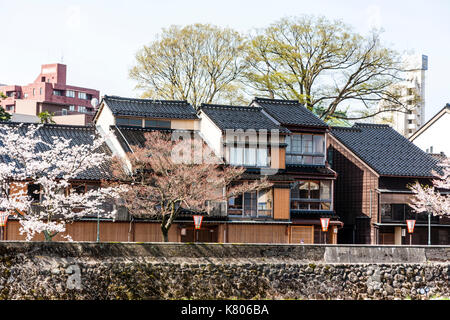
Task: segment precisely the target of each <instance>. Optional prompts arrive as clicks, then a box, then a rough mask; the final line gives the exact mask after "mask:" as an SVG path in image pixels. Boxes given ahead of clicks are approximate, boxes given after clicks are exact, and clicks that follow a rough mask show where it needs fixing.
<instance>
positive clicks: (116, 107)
mask: <svg viewBox="0 0 450 320" xmlns="http://www.w3.org/2000/svg"><path fill="white" fill-rule="evenodd" d="M103 101H104V102H105V103H106V104H107V105H108V106H109V108H110V109H111V111H112V113H113V114H114V115H115V116H137V117H148V118H164V119H198V117H197V113H196V111H195V109H194V107H192V106H191V105H190V104H189V103H188V102H187V101H177V100H153V99H136V98H123V97H118V96H107V95H105V96H104V97H103Z"/></svg>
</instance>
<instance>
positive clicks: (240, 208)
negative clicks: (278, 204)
mask: <svg viewBox="0 0 450 320" xmlns="http://www.w3.org/2000/svg"><path fill="white" fill-rule="evenodd" d="M272 209H273V192H272V189H264V190H259V191H252V192H245V193H244V194H240V195H238V196H236V197H231V198H229V199H228V215H230V216H239V217H250V218H257V217H272Z"/></svg>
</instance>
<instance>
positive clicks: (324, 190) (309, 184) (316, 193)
mask: <svg viewBox="0 0 450 320" xmlns="http://www.w3.org/2000/svg"><path fill="white" fill-rule="evenodd" d="M331 185H332V184H331V181H329V180H311V181H307V180H301V181H297V182H295V183H294V184H293V186H292V188H291V209H292V210H332V204H331V202H332V200H331V193H332V190H331V188H332V187H331Z"/></svg>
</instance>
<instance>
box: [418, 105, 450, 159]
mask: <svg viewBox="0 0 450 320" xmlns="http://www.w3.org/2000/svg"><path fill="white" fill-rule="evenodd" d="M413 143H414V144H415V145H416V146H418V147H419V148H420V149H422V150H423V151H427V149H428V151H430V150H429V149H430V147H433V153H441V152H444V153H445V155H446V156H447V157H450V113H448V112H446V113H444V115H443V116H442V117H440V118H439V119H438V120H436V122H434V123H433V124H432V125H430V126H429V127H428V128H427V129H426V130H425V131H424V132H422V134H420V135H419V136H418V137H417V138H416V139H414V141H413Z"/></svg>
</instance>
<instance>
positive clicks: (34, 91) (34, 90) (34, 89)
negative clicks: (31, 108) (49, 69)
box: [33, 88, 36, 97]
mask: <svg viewBox="0 0 450 320" xmlns="http://www.w3.org/2000/svg"><path fill="white" fill-rule="evenodd" d="M35 93H36V88H33V97H34V95H35Z"/></svg>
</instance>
